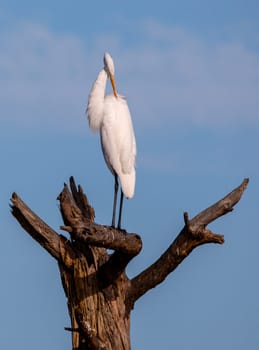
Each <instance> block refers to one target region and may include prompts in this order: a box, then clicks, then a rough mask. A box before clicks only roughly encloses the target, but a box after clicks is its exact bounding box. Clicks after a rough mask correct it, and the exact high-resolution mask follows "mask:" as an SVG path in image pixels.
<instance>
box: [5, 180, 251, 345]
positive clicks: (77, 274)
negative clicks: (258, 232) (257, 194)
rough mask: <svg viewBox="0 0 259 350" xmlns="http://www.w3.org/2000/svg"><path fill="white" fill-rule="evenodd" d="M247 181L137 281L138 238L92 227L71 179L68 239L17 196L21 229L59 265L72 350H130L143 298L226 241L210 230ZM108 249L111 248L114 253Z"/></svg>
mask: <svg viewBox="0 0 259 350" xmlns="http://www.w3.org/2000/svg"><path fill="white" fill-rule="evenodd" d="M247 183H248V179H245V180H244V181H243V183H242V184H241V185H240V186H239V187H238V188H236V189H235V190H233V191H232V192H231V193H229V194H228V195H227V196H226V197H224V198H223V199H222V200H220V201H219V202H217V203H215V204H214V205H212V206H211V207H209V208H207V209H205V210H204V211H202V212H201V213H200V214H198V215H197V216H195V217H194V218H193V219H192V220H189V218H188V214H187V213H184V222H185V225H184V228H183V229H182V230H181V232H180V233H179V235H178V236H177V238H176V239H175V240H174V241H173V243H172V244H171V245H170V247H169V248H168V249H167V250H166V251H165V252H164V254H163V255H162V256H161V257H160V258H159V259H158V260H157V261H156V262H155V263H154V264H152V265H151V266H150V267H148V268H147V269H145V270H144V271H143V272H141V273H140V274H138V275H137V276H136V277H134V278H133V279H131V280H130V279H128V277H127V276H126V273H125V268H126V266H127V264H128V262H129V261H130V260H131V259H132V258H133V257H134V256H136V255H137V254H138V253H139V252H140V250H141V247H142V241H141V238H140V236H139V235H137V234H129V233H127V232H125V231H119V230H116V229H114V228H112V227H109V226H102V225H98V224H96V223H95V222H94V216H95V213H94V209H93V208H92V207H91V206H90V204H89V201H88V199H87V197H86V195H85V194H84V192H83V190H82V188H81V187H80V186H79V187H77V186H76V184H75V182H74V179H73V178H70V189H69V188H68V186H67V185H66V184H65V185H64V188H63V190H62V192H61V193H60V195H59V196H58V200H59V201H60V211H61V214H62V218H63V221H64V225H63V226H61V228H62V229H64V230H65V231H67V232H68V233H69V234H70V238H69V239H68V238H66V237H64V236H62V235H60V234H58V233H57V232H55V231H54V230H53V229H52V228H50V227H49V226H48V225H47V224H46V223H45V222H44V221H43V220H42V219H40V218H39V217H38V216H37V215H36V214H35V213H34V212H33V211H32V210H31V209H30V208H28V206H27V205H26V204H25V203H24V202H23V201H22V200H21V199H20V198H19V197H18V196H17V195H16V194H15V193H14V194H13V196H12V199H11V201H12V213H13V215H14V216H15V218H16V219H17V220H18V221H19V222H20V224H21V225H22V227H23V228H24V229H25V230H26V231H27V232H28V233H29V234H30V235H31V236H32V237H33V238H34V239H35V240H36V241H38V242H39V243H40V244H41V245H42V247H44V248H45V249H46V250H47V251H48V252H49V253H50V254H51V255H52V256H53V257H54V258H55V259H56V260H57V261H58V266H59V269H60V274H61V279H62V284H63V288H64V291H65V295H66V297H67V304H68V310H69V314H70V318H71V327H69V328H67V330H70V331H71V332H72V345H73V350H97V349H105V350H130V311H131V309H132V308H133V306H134V303H135V301H136V300H138V299H139V298H140V297H141V296H142V295H143V294H145V293H146V292H147V291H148V290H150V289H151V288H154V287H155V286H157V285H158V284H159V283H161V282H162V281H163V280H164V279H165V278H166V276H167V275H168V274H169V273H171V272H172V271H173V270H174V269H175V268H176V267H177V266H178V265H179V264H180V263H181V262H182V261H183V259H184V258H185V257H186V256H188V255H189V254H190V253H191V251H192V250H193V249H194V248H196V247H198V246H199V245H202V244H205V243H219V244H222V243H223V242H224V237H223V236H222V235H218V234H214V233H213V232H211V231H210V230H209V229H207V228H206V226H207V225H208V224H209V223H210V222H212V221H213V220H215V219H217V218H218V217H220V216H222V215H224V214H226V213H227V212H229V211H231V210H233V207H234V205H235V204H236V203H237V202H238V201H239V200H240V198H241V196H242V194H243V192H244V191H245V189H246V186H247ZM107 249H112V250H114V252H113V253H112V254H109V253H108V250H107Z"/></svg>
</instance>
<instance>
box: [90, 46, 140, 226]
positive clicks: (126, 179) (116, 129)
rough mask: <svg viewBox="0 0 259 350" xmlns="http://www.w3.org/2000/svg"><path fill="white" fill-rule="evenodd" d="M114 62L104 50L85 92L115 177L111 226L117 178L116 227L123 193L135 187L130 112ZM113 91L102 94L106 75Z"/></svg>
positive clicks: (128, 194)
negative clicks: (101, 65) (118, 84)
mask: <svg viewBox="0 0 259 350" xmlns="http://www.w3.org/2000/svg"><path fill="white" fill-rule="evenodd" d="M114 73H115V69H114V64H113V60H112V58H111V56H110V55H109V54H108V53H105V55H104V68H103V69H102V70H101V71H100V73H99V75H98V77H97V79H96V81H95V83H94V85H93V87H92V90H91V92H90V94H89V99H88V106H87V115H88V121H89V126H90V128H91V129H92V130H93V131H98V130H99V131H100V137H101V145H102V151H103V155H104V159H105V162H106V164H107V166H108V168H109V169H110V171H111V172H112V174H113V175H114V177H115V187H114V204H113V217H112V226H114V225H115V211H116V202H117V191H118V180H117V178H119V181H120V185H121V190H122V191H121V200H120V212H119V220H118V228H120V226H121V211H122V203H123V194H124V195H125V196H126V197H127V198H132V197H133V195H134V190H135V179H136V171H135V159H136V141H135V135H134V130H133V126H132V121H131V116H130V111H129V108H128V105H127V101H126V99H125V97H123V96H121V95H120V94H118V93H117V90H116V84H115V78H114ZM108 77H109V78H110V81H111V84H112V88H113V94H110V95H106V96H105V89H106V83H107V78H108Z"/></svg>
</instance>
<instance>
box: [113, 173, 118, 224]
mask: <svg viewBox="0 0 259 350" xmlns="http://www.w3.org/2000/svg"><path fill="white" fill-rule="evenodd" d="M114 180H115V181H114V198H113V212H112V227H115V215H116V204H117V193H118V176H117V175H116V174H115V175H114Z"/></svg>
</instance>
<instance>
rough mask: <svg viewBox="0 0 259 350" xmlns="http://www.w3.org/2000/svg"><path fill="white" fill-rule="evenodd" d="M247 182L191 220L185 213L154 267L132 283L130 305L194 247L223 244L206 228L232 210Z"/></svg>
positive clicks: (218, 236) (166, 274) (150, 267)
mask: <svg viewBox="0 0 259 350" xmlns="http://www.w3.org/2000/svg"><path fill="white" fill-rule="evenodd" d="M248 181H249V180H248V179H244V181H243V182H242V183H241V185H240V186H238V187H237V188H236V189H234V190H233V191H232V192H230V193H229V194H228V195H227V196H225V197H224V198H223V199H221V200H220V201H218V202H217V203H215V204H213V205H212V206H211V207H209V208H207V209H205V210H203V211H202V212H201V213H199V214H198V215H196V216H195V217H194V218H193V219H192V220H189V218H188V213H186V212H185V213H184V222H185V226H184V227H183V229H182V230H181V232H180V233H179V235H178V236H177V237H176V239H175V240H174V241H173V243H172V244H171V245H170V246H169V248H168V249H167V250H166V251H165V252H164V254H162V255H161V257H160V258H159V259H158V260H157V261H156V262H155V263H154V264H152V265H151V266H149V267H148V268H147V269H146V270H144V271H143V272H141V273H140V274H139V275H137V276H136V277H135V278H133V279H132V280H131V290H130V296H129V297H130V298H132V302H133V303H134V302H135V301H136V300H137V299H138V298H140V297H141V296H142V295H143V294H145V293H146V292H147V291H149V290H150V289H151V288H154V287H156V286H157V285H158V284H159V283H161V282H163V280H164V279H165V278H166V277H167V276H168V274H170V273H171V272H172V271H173V270H175V269H176V268H177V266H178V265H179V264H180V263H181V262H182V261H183V260H184V259H185V258H186V257H187V256H188V255H189V254H190V253H191V251H192V250H193V249H194V248H196V247H198V246H200V245H203V244H205V243H218V244H222V243H224V236H223V235H218V234H215V233H213V232H211V231H210V230H208V229H206V225H208V224H209V223H211V222H212V221H214V220H215V219H217V218H219V217H220V216H222V215H225V214H227V213H228V212H230V211H232V210H233V207H234V205H235V204H236V203H237V202H238V201H239V200H240V198H241V196H242V194H243V192H244V191H245V189H246V187H247V184H248Z"/></svg>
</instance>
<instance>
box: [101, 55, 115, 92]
mask: <svg viewBox="0 0 259 350" xmlns="http://www.w3.org/2000/svg"><path fill="white" fill-rule="evenodd" d="M103 62H104V69H105V71H106V73H107V74H108V76H109V78H110V81H111V84H112V90H113V94H114V96H115V97H117V90H116V84H115V78H114V73H115V68H114V63H113V59H112V57H111V55H110V54H109V53H108V52H105V54H104V57H103Z"/></svg>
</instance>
